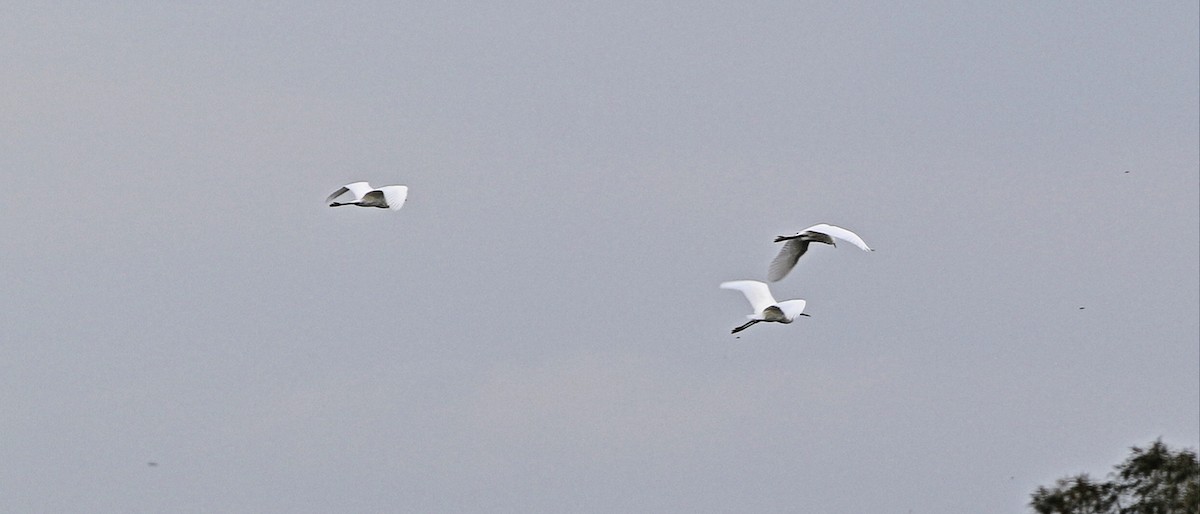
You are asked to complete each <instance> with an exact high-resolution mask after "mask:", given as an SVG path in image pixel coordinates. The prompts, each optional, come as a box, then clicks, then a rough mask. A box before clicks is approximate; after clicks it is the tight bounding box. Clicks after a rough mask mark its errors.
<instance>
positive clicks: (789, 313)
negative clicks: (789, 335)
mask: <svg viewBox="0 0 1200 514" xmlns="http://www.w3.org/2000/svg"><path fill="white" fill-rule="evenodd" d="M721 289H736V290H738V291H741V292H742V294H743V295H746V300H747V301H749V302H750V308H752V309H754V314H748V315H746V317H747V318H749V319H750V321H747V322H746V324H745V325H742V326H740V327H737V328H735V329H733V332H731V333H732V334H736V333H738V332H741V331H743V330H746V329H747V328H750V325H753V324H755V323H758V322H760V321H772V322H775V323H791V322H792V320H795V319H796V318H797V317H799V316H808V314H805V313H804V305H805V304H806V303H807V302H805V301H804V300H785V301H782V302H776V301H775V297H774V296H771V288H770V287H767V284H765V283H763V282H759V281H757V280H734V281H732V282H722V283H721Z"/></svg>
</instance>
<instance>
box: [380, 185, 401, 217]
mask: <svg viewBox="0 0 1200 514" xmlns="http://www.w3.org/2000/svg"><path fill="white" fill-rule="evenodd" d="M379 190H380V191H382V192H383V198H384V199H386V200H387V205H388V209H391V210H393V211H398V210H400V208H401V207H404V201H405V200H407V199H408V187H407V186H383V187H381V188H379Z"/></svg>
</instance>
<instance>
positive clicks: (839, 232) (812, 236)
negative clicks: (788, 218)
mask: <svg viewBox="0 0 1200 514" xmlns="http://www.w3.org/2000/svg"><path fill="white" fill-rule="evenodd" d="M835 237H836V238H838V239H841V240H842V241H846V242H849V243H851V244H853V245H854V246H857V247H859V248H862V249H863V251H864V252H873V251H875V250H872V249H871V247H869V246H867V243H865V242H863V240H862V238H861V237H858V234H855V233H854V232H851V231H849V230H846V229H844V228H842V227H837V226H834V225H826V224H824V223H820V224H817V225H813V226H811V227H808V228H806V229H804V230H801V231H800V232H797V233H796V234H794V235H790V236H779V237H776V238H775V242H776V243H778V242H781V241H787V242H786V243H784V244H783V248H781V249H780V250H779V255H776V256H775V259H774V260H772V261H771V266H770V267H769V268H768V269H767V280H770V281H771V282H778V281H779V279H781V278H783V277H785V276H787V274H788V272H789V271H792V268H793V267H795V266H796V261H798V260H800V256H801V255H804V252H806V251H808V243H813V242H816V243H825V244H827V245H833V246H837V243H835V242H834V241H833V238H835Z"/></svg>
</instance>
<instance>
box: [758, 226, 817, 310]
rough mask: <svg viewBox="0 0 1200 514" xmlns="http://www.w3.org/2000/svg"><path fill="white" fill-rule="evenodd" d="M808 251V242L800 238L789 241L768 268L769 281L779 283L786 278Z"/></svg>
mask: <svg viewBox="0 0 1200 514" xmlns="http://www.w3.org/2000/svg"><path fill="white" fill-rule="evenodd" d="M806 251H808V241H806V240H804V239H800V238H796V239H788V240H787V242H786V243H784V244H783V248H780V249H779V255H776V256H775V259H774V260H772V261H771V265H770V266H769V267H768V268H767V280H770V281H771V282H778V281H779V279H781V278H783V277H786V276H787V274H788V272H789V271H792V268H794V267H796V261H798V260H800V256H801V255H804V252H806ZM772 303H773V302H772Z"/></svg>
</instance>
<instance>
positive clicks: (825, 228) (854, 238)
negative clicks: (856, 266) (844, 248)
mask: <svg viewBox="0 0 1200 514" xmlns="http://www.w3.org/2000/svg"><path fill="white" fill-rule="evenodd" d="M810 230H811V231H813V232H821V233H823V234H829V235H831V236H833V237H836V238H838V239H841V240H842V241H845V242H847V243H850V244H852V245H854V246H857V247H859V248H862V250H863V251H864V252H873V251H874V250H872V249H871V247H870V246H867V243H866V242H865V241H863V240H862V238H861V237H858V234H855V233H854V232H851V231H849V230H846V229H844V228H842V227H839V226H836V225H827V224H825V223H820V224H817V225H813V226H811V227H808V228H806V229H804V232H807V231H810Z"/></svg>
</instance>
